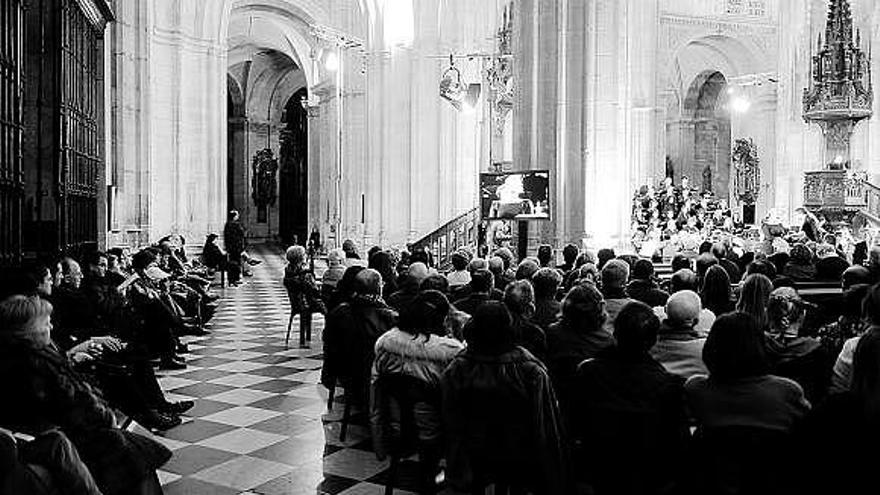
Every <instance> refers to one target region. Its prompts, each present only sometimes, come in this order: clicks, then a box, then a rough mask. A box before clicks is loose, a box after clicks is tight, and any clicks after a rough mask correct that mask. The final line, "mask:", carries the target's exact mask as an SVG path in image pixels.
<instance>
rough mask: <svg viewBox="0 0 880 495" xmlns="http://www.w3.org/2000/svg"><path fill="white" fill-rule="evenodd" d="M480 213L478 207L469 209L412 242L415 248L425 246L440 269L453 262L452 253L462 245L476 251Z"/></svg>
mask: <svg viewBox="0 0 880 495" xmlns="http://www.w3.org/2000/svg"><path fill="white" fill-rule="evenodd" d="M479 223H480V215H479V211H478V209H477V208H474V209H472V210H469V211H467V212H465V213H462V214H461V215H459V216H457V217H455V218H453V219H452V220H450V221H448V222H446V223H445V224H443V225H441V226H440V227H438V228H437V229H436V230H434V231H433V232H431V233H429V234H427V235H425V236H424V237H422V238H421V239H419V240H417V241H415V242H413V243H412V248H413V249H420V248H425V249H427V250H428V251H430V252H431V254H432V255H433V256H434V262H435V264H436V265H437V267H438V268H440V269H445V268H447V267H449V265H450V264H451V257H452V253H454V252H455V251H456V250H458V249H459V248H462V247H467V248H469V249H471V250H472V252H476V249H477V236H478V235H479Z"/></svg>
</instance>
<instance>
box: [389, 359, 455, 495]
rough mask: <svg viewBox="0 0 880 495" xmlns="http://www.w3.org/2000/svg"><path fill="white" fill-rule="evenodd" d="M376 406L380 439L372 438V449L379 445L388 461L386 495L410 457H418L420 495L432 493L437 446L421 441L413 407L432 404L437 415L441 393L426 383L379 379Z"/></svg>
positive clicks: (407, 378)
mask: <svg viewBox="0 0 880 495" xmlns="http://www.w3.org/2000/svg"><path fill="white" fill-rule="evenodd" d="M376 387H377V394H376V397H377V400H378V401H379V403H378V404H377V406H378V407H379V408H380V410H381V414H380V421H381V422H382V424H381V425H380V428H378V432H379V434H380V435H381V436H382V437H381V438H375V436H374V438H373V442H374V447H375V446H378V445H380V444H381V447H380V448H382V449H384V450H386V451H387V453H388V456H389V458H390V468H389V470H388V481H387V482H386V484H385V495H392V494H393V493H394V485H395V483H396V482H397V479H398V475H399V468H400V461H401V459H404V458H406V457H408V456H410V455H412V454H413V453H416V454H418V456H419V485H420V486H419V493H434V491H435V487H434V475H435V474H436V470H437V466H438V463H439V460H440V445H439V442H431V441H425V440H423V435H421V433H422V432H420V431H419V428H420V427H419V423H418V420H417V418H416V406H417V405H419V404H426V403H427V404H432V405H434V407H435V408H436V410H437V414H438V415H439V410H440V391H439V390H437V389H436V388H434V387H431V386H429V385H428V384H427V383H425V382H423V381H421V380H418V379H416V378H413V377H411V376H408V375H402V374H388V375H380V376H379V378H378V381H377V383H376Z"/></svg>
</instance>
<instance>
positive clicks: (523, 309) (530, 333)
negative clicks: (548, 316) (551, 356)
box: [504, 280, 547, 362]
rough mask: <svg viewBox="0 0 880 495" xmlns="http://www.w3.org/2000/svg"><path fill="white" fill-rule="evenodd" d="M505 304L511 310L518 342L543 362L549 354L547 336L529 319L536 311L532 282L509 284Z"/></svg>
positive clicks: (523, 281)
mask: <svg viewBox="0 0 880 495" xmlns="http://www.w3.org/2000/svg"><path fill="white" fill-rule="evenodd" d="M504 305H505V306H507V309H508V311H510V317H511V319H512V325H513V334H514V338H515V339H516V344H517V345H520V346H522V347H524V348H525V349H526V350H527V351H529V352H531V353H532V354H533V355H534V356H535V357H536V358H538V359H540V360H541V361H542V362H543V360H544V359H545V357H546V354H547V336H546V335H545V334H544V330H542V329H541V327H539V326H538V325H535V324H534V323H532V322H531V321H529V317H530V316H531V315H532V313H534V312H535V292H534V290H533V289H532V284H530V283H528V282H527V281H525V280H517V281H516V282H513V283H511V284H509V285H508V286H507V289H505V291H504Z"/></svg>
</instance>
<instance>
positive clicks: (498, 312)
mask: <svg viewBox="0 0 880 495" xmlns="http://www.w3.org/2000/svg"><path fill="white" fill-rule="evenodd" d="M468 326H469V327H471V328H470V329H468V330H466V331H465V335H468V336H469V338H468V347H467V349H465V350H464V351H463V352H461V353H460V354H458V356H456V358H455V359H454V360H453V361H452V363H450V365H449V367H447V368H446V371H445V372H444V373H443V378H442V379H441V388H442V390H443V419H444V423H445V432H446V435H447V440H446V445H447V452H446V463H447V464H446V481H447V483H448V484H449V485H450V486H451V487H452V488H454V489H455V490H460V491H464V492H467V493H476V492H477V491H478V490H481V489H482V488H483V487H485V486H486V485H488V484H491V483H493V482H504V483H506V484H507V485H509V486H511V488H513V489H520V490H521V491H522V492H523V493H528V492H531V493H536V494H542V495H555V494H560V495H561V494H568V493H573V492H572V491H571V490H570V489H569V485H568V476H567V472H566V466H567V458H566V454H565V448H564V446H563V438H562V425H561V421H560V416H559V409H558V407H557V402H556V395H555V393H554V391H553V386H552V385H551V383H550V377H549V375H548V374H547V369H546V368H545V367H544V365H543V364H542V363H541V362H540V361H538V360H537V359H536V358H535V357H534V356H532V355H531V354H530V353H528V352H526V351H525V350H523V349H522V348H521V347H518V346H517V345H515V339H514V334H513V330H512V328H511V320H510V314H509V313H508V311H507V309H506V308H505V307H504V304H502V303H499V302H496V301H489V302H486V303H484V304H482V305H481V306H480V307H479V308H477V310H476V312H475V314H474V317H473V319H472V320H471V321H470V322H469V323H468Z"/></svg>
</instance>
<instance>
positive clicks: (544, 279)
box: [531, 268, 562, 333]
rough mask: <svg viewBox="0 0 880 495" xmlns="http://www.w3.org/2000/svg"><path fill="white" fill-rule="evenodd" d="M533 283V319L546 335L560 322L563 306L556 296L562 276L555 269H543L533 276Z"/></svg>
mask: <svg viewBox="0 0 880 495" xmlns="http://www.w3.org/2000/svg"><path fill="white" fill-rule="evenodd" d="M531 282H532V286H533V287H534V288H535V312H534V315H532V318H531V319H532V322H534V323H535V324H537V325H538V326H539V327H541V329H542V330H543V331H544V332H545V333H546V332H547V329H548V328H550V325H552V324H553V323H556V322H557V321H559V310H560V308H561V305H560V303H559V301H557V300H556V295H557V293H558V292H559V285H560V284H561V283H562V276H561V275H560V274H559V271H558V270H555V269H553V268H541V269H540V270H538V271H537V272H535V274H534V275H532V279H531Z"/></svg>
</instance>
